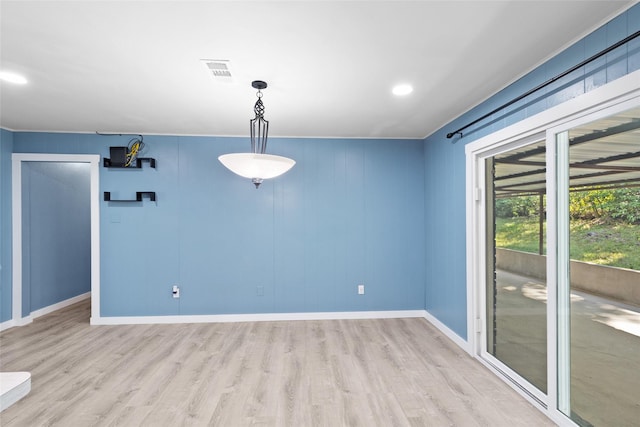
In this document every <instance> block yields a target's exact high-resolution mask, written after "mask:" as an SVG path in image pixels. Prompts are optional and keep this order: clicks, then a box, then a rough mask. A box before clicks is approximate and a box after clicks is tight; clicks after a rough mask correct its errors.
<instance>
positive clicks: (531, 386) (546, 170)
mask: <svg viewBox="0 0 640 427" xmlns="http://www.w3.org/2000/svg"><path fill="white" fill-rule="evenodd" d="M637 105H638V102H637V101H636V102H627V103H624V102H621V103H620V104H618V105H612V106H611V107H609V108H608V109H602V110H600V111H596V112H593V113H591V114H589V115H586V114H585V115H583V116H582V117H579V118H576V119H573V120H572V121H569V120H563V121H559V122H561V124H559V125H555V126H553V127H552V126H549V128H547V129H544V130H540V131H539V132H538V133H536V134H534V135H530V136H527V137H526V138H523V139H520V140H518V139H513V140H507V141H505V142H502V143H501V144H500V145H496V146H489V148H483V149H482V150H477V153H480V154H475V156H476V157H475V159H476V160H475V163H474V166H472V172H473V176H474V178H473V181H470V182H473V183H474V184H473V185H474V186H473V187H468V188H469V189H470V190H471V191H469V192H468V195H470V199H469V200H470V202H471V203H473V204H474V206H475V208H474V210H473V212H474V214H473V215H474V218H475V219H474V220H473V224H474V226H473V227H474V228H473V229H472V231H471V237H470V240H469V242H470V245H471V247H473V248H475V249H474V250H475V251H476V252H477V253H474V259H475V263H474V264H471V266H470V269H471V275H472V277H475V278H476V280H477V281H478V282H477V283H478V286H477V287H476V288H475V289H476V290H475V295H476V299H475V301H476V306H475V310H476V311H475V314H476V316H477V320H479V322H478V323H477V326H475V327H476V329H475V332H477V334H478V335H477V337H479V339H477V340H476V341H475V345H476V347H475V348H476V351H477V354H478V355H479V356H480V358H481V359H482V360H483V361H484V362H485V363H486V364H488V365H489V366H490V367H491V368H492V369H494V370H495V371H496V372H497V373H498V374H500V375H504V376H505V377H507V378H508V379H509V380H510V381H511V382H513V383H515V384H517V386H518V388H519V389H520V390H521V391H522V392H523V394H525V395H527V396H528V397H529V398H530V400H531V401H532V402H534V403H537V404H539V406H540V407H541V408H546V409H547V410H548V411H550V413H551V414H552V416H553V418H554V420H555V421H556V422H558V423H559V424H561V425H580V426H596V427H597V426H640V421H639V420H640V398H638V396H640V388H639V387H640V107H638V106H637ZM468 151H470V152H473V151H472V150H468ZM474 275H475V276H474Z"/></svg>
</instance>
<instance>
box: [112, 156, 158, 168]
mask: <svg viewBox="0 0 640 427" xmlns="http://www.w3.org/2000/svg"><path fill="white" fill-rule="evenodd" d="M143 162H149V166H151V167H152V168H154V169H155V167H156V159H154V158H153V157H138V158H136V159H135V162H134V163H133V164H132V165H131V166H112V165H111V159H107V158H106V157H105V158H104V159H102V165H103V166H104V167H105V168H115V169H140V168H142V163H143Z"/></svg>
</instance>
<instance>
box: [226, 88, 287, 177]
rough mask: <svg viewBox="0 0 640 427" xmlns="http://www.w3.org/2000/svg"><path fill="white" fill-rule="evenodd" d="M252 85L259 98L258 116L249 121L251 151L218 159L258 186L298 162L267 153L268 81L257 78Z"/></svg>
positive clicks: (255, 107)
mask: <svg viewBox="0 0 640 427" xmlns="http://www.w3.org/2000/svg"><path fill="white" fill-rule="evenodd" d="M251 86H252V87H253V88H254V89H258V93H257V94H256V96H257V97H258V100H257V101H256V105H255V106H254V107H253V111H254V112H255V114H256V117H255V118H253V119H251V120H250V121H249V124H250V131H251V152H250V153H232V154H223V155H222V156H220V157H218V160H220V163H222V164H223V165H224V166H226V168H227V169H229V170H230V171H231V172H233V173H235V174H236V175H240V176H242V177H245V178H249V179H251V182H253V185H255V186H256V188H258V187H259V186H260V184H262V181H263V180H265V179H269V178H275V177H277V176H280V175H282V174H283V173H285V172H287V171H288V170H289V169H291V168H292V167H293V165H295V164H296V162H295V161H294V160H292V159H289V158H287V157H282V156H274V155H272V154H266V153H265V151H266V150H267V138H268V136H269V121H268V120H265V119H264V104H263V103H262V89H266V88H267V83H266V82H263V81H262V80H255V81H254V82H252V83H251Z"/></svg>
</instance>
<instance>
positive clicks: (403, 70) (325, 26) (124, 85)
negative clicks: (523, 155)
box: [0, 0, 635, 138]
mask: <svg viewBox="0 0 640 427" xmlns="http://www.w3.org/2000/svg"><path fill="white" fill-rule="evenodd" d="M633 3H635V2H634V1H617V0H605V1H594V0H570V1H558V0H556V1H481V0H479V1H337V2H336V1H288V2H274V1H257V2H248V1H208V2H206V1H195V2H188V1H125V2H123V1H67V2H63V1H44V2H35V1H5V0H1V1H0V24H1V25H0V28H1V29H0V36H1V41H0V49H1V50H0V69H3V70H11V71H17V72H20V73H22V74H23V75H25V76H26V78H27V79H28V80H29V83H28V84H26V85H22V86H16V85H10V84H8V83H5V82H2V83H1V86H0V90H1V92H0V97H1V99H0V108H1V109H0V126H2V127H4V128H6V129H11V130H17V131H21V130H34V131H60V132H95V131H101V132H121V133H141V134H171V135H238V136H246V135H247V134H248V131H249V129H248V127H249V126H248V123H249V119H250V118H251V117H252V115H253V103H254V102H255V99H256V97H255V90H254V89H253V88H251V81H252V80H256V79H261V80H265V81H267V83H268V84H269V87H268V88H267V89H266V90H265V91H264V97H263V101H264V104H265V107H266V113H265V118H266V119H268V120H269V121H270V135H271V136H299V137H375V138H423V137H425V136H427V135H429V134H431V133H432V132H434V131H435V130H437V129H438V128H440V127H441V126H442V125H444V124H446V123H448V122H449V121H451V120H452V119H454V118H456V117H457V116H459V115H460V114H462V113H463V112H465V111H467V110H468V109H470V108H471V107H472V106H474V105H477V104H478V103H480V102H481V101H483V100H484V99H486V98H487V97H489V96H490V95H492V94H494V93H495V92H497V91H498V90H500V89H502V88H503V87H505V86H506V85H507V84H509V83H511V82H513V81H514V80H516V79H517V78H518V77H521V76H522V75H524V74H526V73H527V72H528V71H530V70H532V69H533V68H535V67H536V66H537V65H539V64H541V63H542V62H543V61H544V60H546V59H548V58H550V57H552V56H553V55H554V54H556V53H558V52H560V51H561V50H563V49H564V48H565V47H567V46H568V45H569V44H571V43H573V42H575V41H576V40H579V39H580V38H581V37H583V36H584V35H586V34H588V33H589V32H591V31H592V30H593V29H595V28H597V27H598V26H599V25H601V24H603V23H604V22H606V21H608V20H609V19H610V18H612V17H614V16H616V15H618V14H619V13H621V12H622V11H624V10H625V9H627V8H628V7H629V6H630V5H631V4H633ZM614 41H617V40H614ZM201 59H224V60H230V61H231V66H232V69H231V70H232V73H233V76H234V79H233V82H232V83H227V82H218V81H214V79H213V78H212V77H210V76H209V74H208V73H207V71H206V68H205V67H204V65H203V64H202V63H201V62H200V60H201ZM399 82H408V83H411V84H412V85H413V86H414V88H415V90H414V92H413V93H412V94H411V95H409V96H406V97H402V98H399V97H395V96H393V95H392V94H391V87H392V86H393V85H394V84H396V83H399Z"/></svg>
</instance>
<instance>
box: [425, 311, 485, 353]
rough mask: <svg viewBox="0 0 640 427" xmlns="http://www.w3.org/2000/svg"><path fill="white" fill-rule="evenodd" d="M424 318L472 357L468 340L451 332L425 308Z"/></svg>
mask: <svg viewBox="0 0 640 427" xmlns="http://www.w3.org/2000/svg"><path fill="white" fill-rule="evenodd" d="M424 318H425V319H427V321H428V322H429V323H431V324H432V325H433V326H435V327H436V328H437V329H438V330H440V332H442V333H443V334H445V335H446V336H447V338H449V339H450V340H451V341H453V342H454V343H456V344H457V345H458V346H459V347H460V348H462V349H463V350H464V351H466V352H467V353H469V355H471V356H472V357H473V351H472V348H471V345H470V344H469V342H467V341H466V340H464V339H463V338H462V337H460V335H458V334H456V333H455V332H453V331H452V330H451V329H449V327H448V326H447V325H445V324H444V323H442V322H441V321H439V320H438V319H437V318H436V317H435V316H434V315H432V314H431V313H429V312H428V311H426V310H425V311H424Z"/></svg>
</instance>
